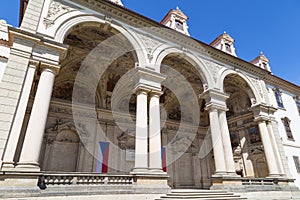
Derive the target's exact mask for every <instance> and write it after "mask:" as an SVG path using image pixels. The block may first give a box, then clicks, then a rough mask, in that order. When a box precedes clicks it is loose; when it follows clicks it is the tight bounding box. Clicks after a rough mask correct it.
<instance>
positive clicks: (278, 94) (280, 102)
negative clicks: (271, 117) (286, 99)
mask: <svg viewBox="0 0 300 200" xmlns="http://www.w3.org/2000/svg"><path fill="white" fill-rule="evenodd" d="M274 93H275V98H276V101H277V105H278V107H280V108H284V107H283V102H282V98H281V94H280V92H279V91H278V90H274Z"/></svg>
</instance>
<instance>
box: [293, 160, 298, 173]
mask: <svg viewBox="0 0 300 200" xmlns="http://www.w3.org/2000/svg"><path fill="white" fill-rule="evenodd" d="M293 159H294V162H295V167H296V170H297V172H298V173H300V162H299V157H298V156H293Z"/></svg>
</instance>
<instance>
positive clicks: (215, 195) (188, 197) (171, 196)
mask: <svg viewBox="0 0 300 200" xmlns="http://www.w3.org/2000/svg"><path fill="white" fill-rule="evenodd" d="M209 197H240V196H239V195H232V194H210V195H206V194H201V195H167V196H162V197H161V198H162V199H171V198H178V199H182V198H184V199H194V198H209Z"/></svg>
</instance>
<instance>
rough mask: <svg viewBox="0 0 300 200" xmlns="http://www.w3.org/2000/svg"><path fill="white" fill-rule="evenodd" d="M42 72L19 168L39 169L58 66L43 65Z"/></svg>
mask: <svg viewBox="0 0 300 200" xmlns="http://www.w3.org/2000/svg"><path fill="white" fill-rule="evenodd" d="M41 67H42V72H41V76H40V80H39V84H38V88H37V92H36V95H35V99H34V103H33V106H32V110H31V116H30V118H29V122H28V126H27V130H26V134H25V139H24V143H23V148H22V152H21V156H20V160H19V163H18V164H17V167H18V168H22V169H23V170H26V169H29V170H36V171H39V170H40V167H39V156H40V151H41V146H42V141H43V136H44V131H45V126H46V121H47V116H48V110H49V106H50V100H51V95H52V89H53V84H54V79H55V75H56V74H57V73H58V69H59V68H58V67H57V66H50V65H46V64H45V65H44V64H43V65H42V66H41Z"/></svg>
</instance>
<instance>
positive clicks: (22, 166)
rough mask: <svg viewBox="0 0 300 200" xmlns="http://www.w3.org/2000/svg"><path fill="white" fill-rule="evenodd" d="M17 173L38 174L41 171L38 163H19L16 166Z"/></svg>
mask: <svg viewBox="0 0 300 200" xmlns="http://www.w3.org/2000/svg"><path fill="white" fill-rule="evenodd" d="M16 170H17V171H25V172H26V171H28V172H39V171H41V168H40V165H39V164H38V163H33V162H32V163H31V162H27V163H25V162H19V163H17V165H16Z"/></svg>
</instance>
